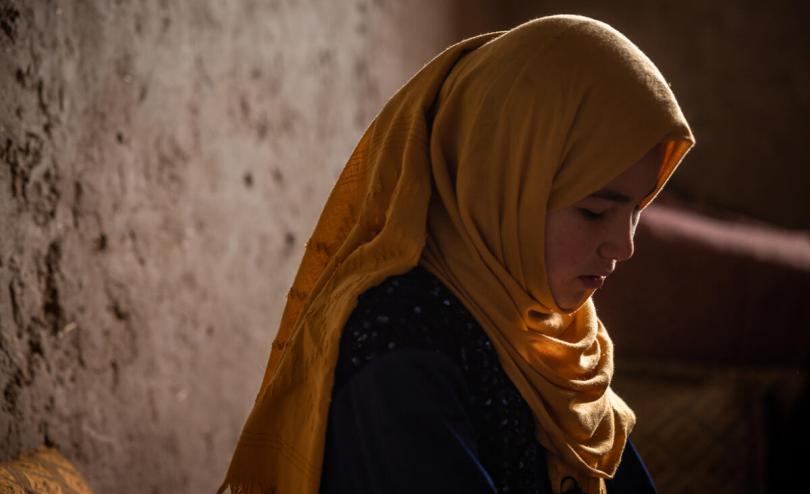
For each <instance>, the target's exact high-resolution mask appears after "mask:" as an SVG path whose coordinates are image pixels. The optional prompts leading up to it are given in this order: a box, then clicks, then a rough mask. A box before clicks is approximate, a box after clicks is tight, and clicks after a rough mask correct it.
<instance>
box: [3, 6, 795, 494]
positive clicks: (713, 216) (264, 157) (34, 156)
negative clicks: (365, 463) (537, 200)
mask: <svg viewBox="0 0 810 494" xmlns="http://www.w3.org/2000/svg"><path fill="white" fill-rule="evenodd" d="M556 13H577V14H584V15H589V16H592V17H595V18H598V19H601V20H603V21H606V22H608V23H609V24H611V25H613V26H614V27H616V28H617V29H619V30H620V31H622V32H623V33H624V34H626V35H627V36H628V37H629V38H630V39H632V40H633V41H634V42H635V43H636V44H637V45H638V46H639V47H640V48H641V49H642V50H643V51H645V52H646V53H647V54H648V55H649V56H650V58H652V59H653V60H654V61H655V62H656V64H657V65H658V66H659V68H660V69H661V71H662V72H663V74H664V75H665V76H666V77H667V79H668V80H669V81H670V82H671V84H672V88H673V90H674V92H675V94H676V95H677V96H678V98H679V101H680V103H681V106H682V107H683V109H684V112H685V114H686V116H687V118H688V120H689V121H690V123H691V125H692V127H693V130H694V132H695V135H696V136H697V139H698V145H697V147H696V148H695V149H694V150H693V152H692V153H691V154H690V155H689V156H688V157H687V160H686V162H685V163H684V165H683V166H682V167H681V169H680V170H679V171H678V172H677V173H676V175H675V177H674V178H673V180H672V182H671V186H670V187H669V190H668V191H667V192H666V194H664V195H663V196H662V197H661V198H660V201H659V202H658V204H656V205H655V206H653V207H652V208H650V210H649V211H648V212H647V214H646V219H645V223H643V226H642V228H641V229H640V231H639V234H638V242H637V253H636V258H635V259H634V261H633V262H631V263H628V264H627V265H626V266H622V268H621V269H619V270H618V271H617V273H616V274H615V275H614V277H615V279H614V277H612V278H611V280H610V283H608V285H607V286H606V287H605V289H604V290H603V292H601V293H600V294H599V295H598V298H597V306H598V308H599V311H600V315H601V316H602V318H603V320H604V321H605V323H606V325H607V326H608V328H609V329H610V331H611V334H612V336H613V339H614V341H615V343H616V353H617V374H616V380H615V387H616V388H617V390H618V391H619V392H620V393H621V394H622V395H623V396H624V397H625V398H626V400H627V401H628V402H629V403H630V405H631V406H633V407H634V408H635V410H636V411H637V413H638V416H639V424H638V426H637V429H636V431H635V432H634V438H635V442H636V444H637V446H638V448H639V450H640V451H641V453H642V455H643V456H644V457H645V459H646V460H647V462H648V465H649V467H650V469H651V471H652V473H653V476H654V477H655V479H656V481H657V482H658V484H659V490H660V492H663V493H692V492H694V493H698V492H700V493H705V492H715V493H721V492H723V493H724V492H729V493H732V492H733V493H749V492H750V493H761V492H781V490H784V491H785V492H787V491H794V490H798V489H799V487H798V486H799V485H801V484H802V482H801V479H802V474H803V470H801V467H803V466H804V465H805V460H806V459H807V454H806V452H805V451H804V450H803V448H804V447H806V446H805V445H806V444H808V439H809V438H808V426H807V417H810V403H809V400H808V397H809V396H810V393H808V384H807V370H808V362H810V361H809V360H808V357H809V355H808V354H809V353H810V352H808V348H809V345H808V343H810V308H808V305H809V304H810V303H809V302H808V301H807V297H808V295H810V190H809V189H810V166H808V165H810V163H808V158H807V152H806V149H807V139H808V138H810V132H809V131H810V128H809V127H810V91H808V88H810V66H809V65H808V55H809V54H810V31H808V30H807V29H806V27H805V25H804V24H805V23H806V20H807V19H808V16H807V14H808V9H807V7H806V2H801V1H799V0H775V1H770V2H761V1H759V2H757V1H753V0H738V1H734V2H731V1H725V2H722V1H718V2H704V1H700V0H686V1H684V0H681V1H678V2H675V1H664V0H661V1H655V2H651V1H630V0H614V1H611V2H600V1H595V0H594V1H577V0H570V1H565V2H561V1H518V0H499V1H495V0H491V1H485V0H340V1H326V0H309V1H304V0H266V1H242V2H218V1H214V0H195V1H192V0H185V1H172V2H170V1H167V0H151V1H146V0H145V1H141V2H123V1H115V2H111V1H101V0H84V1H78V0H77V1H70V2H63V1H46V0H41V1H23V0H0V390H2V398H0V462H2V461H6V460H11V459H13V458H15V457H18V456H19V455H23V454H25V453H28V452H30V451H32V450H34V449H35V448H37V447H39V446H42V445H47V446H51V447H54V448H56V449H57V450H59V451H60V452H61V453H62V454H63V455H64V456H65V457H66V458H68V460H70V461H71V462H72V463H73V464H74V465H76V466H77V467H78V468H79V470H80V471H81V472H83V473H84V475H85V477H86V478H87V480H88V482H89V483H90V485H91V486H92V487H93V488H94V489H95V490H96V492H99V493H106V492H116V493H136V492H137V493H142V492H150V493H162V492H195V493H196V492H212V491H213V489H214V488H215V487H216V486H217V485H218V483H219V481H220V480H221V478H222V476H223V475H224V472H225V469H226V467H227V464H228V461H229V460H230V455H231V452H232V451H233V447H234V444H235V441H236V438H237V436H238V434H239V431H240V430H241V426H242V424H243V421H244V419H245V417H246V415H247V413H248V411H249V409H250V406H251V404H252V401H253V398H254V396H255V393H256V391H257V390H258V385H259V382H260V379H261V375H262V372H263V370H264V364H265V362H266V358H267V355H268V351H269V348H270V344H271V341H272V338H273V336H274V332H275V329H276V326H277V324H278V322H279V319H280V316H281V309H282V308H283V303H284V295H285V293H286V292H287V290H288V288H289V285H290V283H291V281H292V277H293V275H294V273H295V270H296V268H297V265H298V262H299V260H300V258H301V255H302V254H303V246H304V243H305V242H306V240H307V238H308V236H309V234H310V232H311V230H312V228H313V227H314V224H315V220H316V219H317V216H318V214H319V213H320V210H321V207H322V205H323V202H324V201H325V198H326V196H327V194H328V193H329V191H330V190H331V187H332V185H333V184H334V181H335V179H336V178H337V175H338V173H339V172H340V170H341V168H342V166H343V164H344V162H345V160H346V158H347V157H348V155H349V153H350V152H351V150H352V148H353V146H354V144H355V143H356V141H357V140H358V138H359V137H360V135H361V134H362V132H363V130H364V129H365V127H366V126H367V125H368V124H369V123H370V121H371V119H372V118H373V117H374V115H375V114H376V112H377V111H378V110H379V109H380V107H381V106H382V105H383V104H384V102H385V100H386V99H387V98H388V97H389V96H390V95H391V94H393V92H394V91H396V89H397V88H398V87H399V86H400V85H402V84H403V83H404V82H405V81H406V80H407V78H408V77H410V75H412V74H413V73H414V72H415V71H416V70H418V69H419V67H421V66H422V65H423V64H424V63H425V62H427V61H428V60H429V59H430V58H432V57H433V56H434V55H435V54H437V53H438V52H439V51H440V50H441V49H443V48H444V47H446V46H448V45H449V44H451V43H453V42H455V41H457V40H460V39H462V38H464V37H467V36H470V35H474V34H478V33H481V32H486V31H492V30H498V29H505V28H509V27H511V26H514V25H516V24H518V23H521V22H523V21H526V20H528V19H531V18H533V17H537V16H541V15H549V14H556Z"/></svg>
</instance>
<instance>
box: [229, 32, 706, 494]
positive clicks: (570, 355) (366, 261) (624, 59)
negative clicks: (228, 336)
mask: <svg viewBox="0 0 810 494" xmlns="http://www.w3.org/2000/svg"><path fill="white" fill-rule="evenodd" d="M693 143H694V138H693V137H692V134H691V131H690V130H689V127H688V125H687V123H686V120H685V119H684V117H683V115H682V113H681V111H680V108H679V107H678V104H677V102H676V101H675V97H674V96H673V94H672V92H671V91H670V89H669V86H668V85H667V83H666V81H665V80H664V78H663V77H662V76H661V74H660V73H659V72H658V70H657V69H656V68H655V66H654V65H653V64H652V62H651V61H650V60H649V59H648V58H647V57H646V56H645V55H644V54H643V53H642V52H641V51H640V50H639V49H638V48H636V47H635V45H633V44H632V43H631V42H630V41H629V40H627V39H626V38H625V37H624V36H622V35H621V34H620V33H619V32H617V31H616V30H614V29H613V28H611V27H610V26H608V25H606V24H604V23H601V22H598V21H594V20H592V19H588V18H585V17H579V16H552V17H545V18H540V19H536V20H533V21H530V22H527V23H525V24H523V25H521V26H518V27H516V28H514V29H512V30H510V31H506V32H498V33H491V34H486V35H482V36H478V37H475V38H471V39H468V40H465V41H462V42H460V43H458V44H456V45H453V46H451V47H450V48H448V49H447V50H445V51H444V52H442V53H441V54H440V55H439V56H437V57H436V58H435V59H434V60H432V61H431V62H430V63H428V64H427V65H426V66H425V67H424V68H423V69H422V70H421V71H420V72H419V73H417V74H416V75H415V76H414V77H413V78H412V79H411V80H410V81H408V83H407V84H406V85H405V86H404V87H403V88H402V89H400V91H399V92H397V94H395V95H394V97H393V98H391V100H390V101H389V102H388V103H387V104H386V105H385V107H384V108H383V110H382V111H381V112H380V114H379V115H378V116H377V118H375V120H374V121H373V122H372V124H371V125H370V127H369V129H368V130H367V131H366V133H365V134H364V135H363V137H362V139H361V140H360V142H359V144H358V145H357V148H356V149H355V151H354V153H353V154H352V156H351V158H350V159H349V162H348V163H347V164H346V167H345V168H344V170H343V172H342V173H341V176H340V178H339V179H338V182H337V184H336V185H335V187H334V189H333V190H332V193H331V195H330V196H329V199H328V201H327V203H326V206H325V207H324V210H323V212H322V214H321V217H320V219H319V221H318V224H317V226H316V227H315V231H314V232H313V234H312V236H311V238H310V241H309V242H308V243H307V248H306V251H305V253H304V258H303V260H302V262H301V266H300V268H299V270H298V274H297V275H296V278H295V282H294V284H293V287H292V288H291V290H290V292H289V294H288V301H287V305H286V307H285V310H284V314H283V316H282V320H281V326H280V328H279V331H278V335H277V337H276V340H275V342H274V343H273V349H272V352H271V354H270V359H269V362H268V364H267V370H266V371H265V375H264V380H263V382H262V386H261V389H260V391H259V394H258V396H257V398H256V402H255V404H254V407H253V410H252V411H251V413H250V416H249V417H248V419H247V422H246V424H245V426H244V429H243V431H242V435H241V437H240V439H239V443H238V445H237V448H236V452H235V453H234V456H233V459H232V461H231V465H230V468H229V470H228V474H227V476H226V479H225V481H224V483H223V485H222V487H221V488H220V492H222V491H224V490H225V489H226V488H228V487H230V489H231V492H234V493H251V492H267V493H269V492H273V493H276V494H288V493H303V494H314V493H316V492H317V490H318V486H319V481H320V474H321V464H322V461H323V450H324V440H325V431H326V423H327V417H328V412H329V402H330V398H331V393H332V383H333V378H334V367H335V363H336V361H337V356H338V355H337V354H338V343H339V340H340V335H341V330H342V328H343V326H344V324H345V322H346V320H347V319H348V317H349V314H350V313H351V311H352V310H353V309H354V307H355V306H356V304H357V298H358V296H359V295H360V294H361V293H363V292H364V291H366V290H367V289H369V288H371V287H373V286H375V285H378V284H379V283H381V282H382V281H383V280H384V279H385V278H387V277H389V276H392V275H396V274H401V273H404V272H407V271H408V270H410V269H411V268H413V267H414V266H416V265H417V264H419V263H421V264H422V265H424V266H425V267H426V268H427V269H428V270H430V271H431V272H432V273H434V274H435V275H436V276H437V277H438V278H439V279H441V280H442V282H443V283H444V284H445V285H447V286H448V288H450V289H451V290H452V291H453V292H454V293H455V294H456V295H457V296H458V297H459V299H460V300H461V301H462V302H463V303H464V305H465V306H466V307H467V308H468V309H469V310H470V312H471V313H472V314H473V315H474V316H475V318H476V319H477V320H478V322H479V323H480V324H481V326H482V327H483V329H484V331H485V332H486V333H487V335H488V336H489V338H490V339H491V340H492V342H493V344H494V346H495V348H496V350H497V352H498V356H499V358H500V361H501V364H502V366H503V368H504V370H505V372H506V373H507V375H508V376H509V377H510V379H511V380H512V381H513V382H514V384H515V386H516V387H517V389H518V390H519V391H520V393H521V395H522V396H523V398H524V399H525V400H526V401H527V403H528V404H529V407H530V408H531V410H532V412H533V413H534V416H535V419H536V421H537V434H538V436H537V439H538V440H539V441H540V443H541V444H542V445H543V447H544V448H545V449H546V450H547V452H548V455H547V456H548V468H549V474H550V478H551V482H552V488H553V489H554V490H555V492H559V487H560V482H561V480H562V479H563V478H565V477H567V476H571V477H573V478H575V479H576V480H577V481H578V483H579V484H580V486H582V487H583V489H584V490H585V491H586V492H588V493H589V494H595V493H600V492H604V478H607V477H611V476H612V475H613V474H614V473H615V470H616V468H617V466H618V463H619V459H620V458H621V454H622V450H623V448H624V445H625V442H626V440H627V436H628V434H629V433H630V430H631V429H632V426H633V424H634V422H635V417H634V416H633V413H632V411H631V410H630V409H629V408H628V407H627V405H625V403H624V402H623V401H622V400H621V399H620V398H619V397H618V396H617V395H616V394H614V393H613V392H612V390H611V389H610V387H609V386H610V380H611V378H612V374H613V354H612V343H611V341H610V339H609V337H608V335H607V332H606V331H605V328H604V327H603V326H602V324H601V323H600V321H599V319H598V318H597V316H596V312H595V309H594V307H593V304H592V302H591V301H590V299H588V300H587V302H585V303H584V305H582V306H581V307H580V308H579V309H578V310H576V311H574V312H573V313H565V312H563V311H561V310H560V309H559V308H558V307H557V305H556V303H555V302H554V299H553V297H552V295H551V292H550V289H549V287H548V281H547V278H546V266H545V254H544V248H545V238H544V232H545V224H544V221H545V217H546V213H547V212H548V211H551V210H554V209H558V208H562V207H565V206H567V205H570V204H572V203H574V202H576V201H578V200H579V199H581V198H583V197H585V196H587V195H589V194H591V193H593V192H595V191H596V190H598V189H600V188H601V187H603V186H604V185H606V184H607V183H609V182H610V181H611V180H612V179H613V178H615V177H617V176H618V175H619V174H621V173H622V172H623V171H624V170H626V169H627V168H628V167H629V166H630V165H631V164H633V163H635V162H636V161H638V160H639V159H641V157H642V156H644V155H645V153H647V151H649V150H650V149H651V148H652V147H654V146H655V145H658V144H663V145H664V149H665V152H664V157H663V163H662V166H661V171H660V173H659V180H658V187H657V188H656V190H655V192H654V193H653V194H652V195H651V196H650V197H649V198H648V199H647V202H649V200H652V198H653V197H654V196H655V195H656V194H657V192H658V190H660V188H661V187H662V186H663V185H664V183H665V182H666V181H667V179H668V178H669V176H670V174H671V173H672V171H673V170H674V169H675V167H676V166H677V164H678V163H679V162H680V161H681V159H682V158H683V156H684V154H685V153H686V152H687V151H688V149H689V148H690V147H691V146H692V144H693Z"/></svg>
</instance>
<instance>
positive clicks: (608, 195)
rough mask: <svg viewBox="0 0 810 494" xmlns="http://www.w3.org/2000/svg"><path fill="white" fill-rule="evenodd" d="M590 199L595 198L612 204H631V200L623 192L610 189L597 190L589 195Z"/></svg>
mask: <svg viewBox="0 0 810 494" xmlns="http://www.w3.org/2000/svg"><path fill="white" fill-rule="evenodd" d="M588 197H594V198H597V199H604V200H606V201H612V202H619V203H627V202H630V198H629V197H628V196H626V195H625V194H622V193H621V192H617V191H615V190H610V189H602V190H597V191H596V192H594V193H593V194H591V195H589V196H588Z"/></svg>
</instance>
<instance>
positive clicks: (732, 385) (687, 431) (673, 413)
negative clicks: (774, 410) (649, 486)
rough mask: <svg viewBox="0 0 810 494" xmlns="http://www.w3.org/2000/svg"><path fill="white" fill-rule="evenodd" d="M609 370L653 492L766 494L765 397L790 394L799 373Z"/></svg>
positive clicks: (650, 368)
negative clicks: (633, 420)
mask: <svg viewBox="0 0 810 494" xmlns="http://www.w3.org/2000/svg"><path fill="white" fill-rule="evenodd" d="M617 369H618V370H617V375H616V379H615V381H614V388H615V389H616V391H617V392H618V393H619V394H620V396H622V398H624V399H625V401H627V403H628V404H629V405H630V406H631V407H632V408H633V410H635V412H636V414H637V415H638V424H637V425H636V429H635V430H634V431H633V434H632V438H633V442H634V443H635V444H636V447H637V448H638V450H639V453H640V454H641V456H642V458H643V459H644V461H645V462H646V463H647V466H648V468H649V469H650V473H651V474H652V476H653V479H654V480H655V482H656V485H657V487H658V491H659V493H661V494H670V493H671V494H691V493H695V494H697V493H707V492H711V493H716V494H721V493H734V494H744V493H757V494H758V493H764V492H768V488H767V485H766V484H767V482H768V476H767V472H766V465H767V463H768V459H767V454H768V439H769V438H768V433H769V431H770V430H772V429H773V424H769V423H768V420H769V417H770V415H768V413H766V408H767V407H768V406H769V401H768V400H770V401H771V402H772V401H773V397H774V396H776V395H785V396H786V395H790V393H791V392H793V390H795V389H797V388H799V387H800V384H801V381H802V379H801V377H802V376H800V375H798V374H797V373H796V372H795V371H792V372H762V371H756V370H727V369H726V370H722V369H721V370H718V369H705V368H695V367H684V366H681V367H677V366H675V367H672V366H671V367H669V368H662V367H661V366H659V365H655V364H651V363H646V364H617ZM619 371H620V372H619Z"/></svg>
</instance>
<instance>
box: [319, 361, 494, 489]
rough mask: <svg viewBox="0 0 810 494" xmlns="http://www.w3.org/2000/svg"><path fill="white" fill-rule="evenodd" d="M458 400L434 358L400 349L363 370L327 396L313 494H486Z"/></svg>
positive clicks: (455, 385)
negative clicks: (320, 466) (316, 493)
mask: <svg viewBox="0 0 810 494" xmlns="http://www.w3.org/2000/svg"><path fill="white" fill-rule="evenodd" d="M466 395H467V391H466V385H465V382H464V379H463V376H462V374H461V371H460V370H459V369H458V367H457V366H456V365H455V364H453V362H452V361H451V360H450V359H449V358H448V357H447V356H445V355H444V354H442V353H440V352H436V351H431V350H418V349H410V348H402V349H397V350H394V351H391V352H389V353H386V354H384V355H381V356H378V357H377V358H375V359H374V360H372V361H371V362H369V363H368V364H366V365H365V366H364V367H362V368H361V369H360V370H358V371H357V373H356V374H354V375H353V376H352V377H351V378H349V380H347V381H346V382H345V383H344V384H343V385H342V386H341V387H340V389H338V390H337V391H336V393H335V394H334V396H333V399H332V403H331V406H330V411H329V422H328V425H327V437H326V447H325V451H324V464H323V470H322V472H323V473H322V477H321V489H320V492H321V494H343V493H356V492H363V493H385V494H396V493H413V492H420V493H425V494H432V493H437V494H438V493H443V494H444V493H448V492H465V493H482V494H494V493H495V492H496V490H495V487H494V485H493V483H492V480H491V478H490V476H489V474H487V472H486V471H485V470H484V468H483V466H482V465H481V463H480V462H479V460H478V454H477V451H476V444H475V440H474V431H473V427H472V424H471V422H470V419H469V416H468V414H467V410H466V406H465V400H466Z"/></svg>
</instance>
